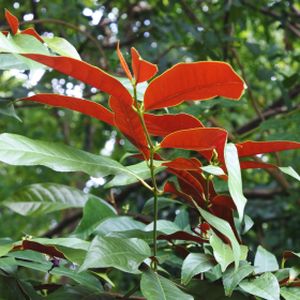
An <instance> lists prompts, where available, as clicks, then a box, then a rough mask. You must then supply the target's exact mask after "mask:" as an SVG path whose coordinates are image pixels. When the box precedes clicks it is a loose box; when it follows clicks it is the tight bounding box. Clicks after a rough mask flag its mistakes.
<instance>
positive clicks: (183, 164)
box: [162, 157, 202, 172]
mask: <svg viewBox="0 0 300 300" xmlns="http://www.w3.org/2000/svg"><path fill="white" fill-rule="evenodd" d="M162 165H163V166H166V167H169V168H172V169H175V170H183V171H197V172H202V170H201V169H200V167H201V166H202V164H201V162H200V161H199V160H198V159H197V158H193V157H192V158H184V157H178V158H176V159H174V160H172V161H170V162H165V163H163V164H162Z"/></svg>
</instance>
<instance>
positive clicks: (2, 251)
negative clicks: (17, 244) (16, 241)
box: [0, 238, 13, 257]
mask: <svg viewBox="0 0 300 300" xmlns="http://www.w3.org/2000/svg"><path fill="white" fill-rule="evenodd" d="M12 248H13V241H12V240H11V239H10V238H0V257H1V256H4V255H6V254H7V253H8V252H9V251H10V250H11V249H12Z"/></svg>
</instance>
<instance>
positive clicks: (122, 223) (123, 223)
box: [94, 216, 145, 236]
mask: <svg viewBox="0 0 300 300" xmlns="http://www.w3.org/2000/svg"><path fill="white" fill-rule="evenodd" d="M144 228H145V225H144V224H143V223H141V222H138V221H136V220H134V219H133V218H132V217H127V216H120V217H112V218H107V219H105V220H103V221H102V222H101V223H100V224H99V225H98V226H97V227H96V229H95V230H94V233H95V234H98V235H101V236H106V235H110V234H111V233H113V232H122V231H129V230H134V229H138V230H144Z"/></svg>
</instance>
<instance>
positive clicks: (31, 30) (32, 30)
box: [20, 27, 44, 43]
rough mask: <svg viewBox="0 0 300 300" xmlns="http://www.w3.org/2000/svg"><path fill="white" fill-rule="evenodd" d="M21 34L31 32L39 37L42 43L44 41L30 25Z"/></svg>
mask: <svg viewBox="0 0 300 300" xmlns="http://www.w3.org/2000/svg"><path fill="white" fill-rule="evenodd" d="M20 33H21V34H29V35H32V36H34V37H35V38H36V39H38V40H39V41H40V42H41V43H44V40H43V38H42V37H41V36H40V35H39V34H38V33H37V32H36V31H35V29H34V28H32V27H30V28H27V29H25V30H22V31H21V32H20Z"/></svg>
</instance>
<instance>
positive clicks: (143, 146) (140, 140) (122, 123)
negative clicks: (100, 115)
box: [109, 97, 150, 159]
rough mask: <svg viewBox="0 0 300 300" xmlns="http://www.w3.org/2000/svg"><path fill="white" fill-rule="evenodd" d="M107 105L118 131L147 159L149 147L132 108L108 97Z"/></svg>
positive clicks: (117, 99) (138, 119)
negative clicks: (112, 114) (112, 113)
mask: <svg viewBox="0 0 300 300" xmlns="http://www.w3.org/2000/svg"><path fill="white" fill-rule="evenodd" d="M109 104H110V107H111V109H112V110H113V111H114V113H115V114H114V116H115V124H116V126H117V127H118V128H119V129H120V131H121V132H122V133H123V134H124V135H125V136H126V137H127V138H128V139H129V140H130V141H131V142H132V143H133V144H134V145H135V146H136V147H137V148H138V149H139V150H141V152H142V153H143V154H144V156H145V158H146V159H149V156H150V154H149V147H148V143H147V139H146V135H145V132H144V130H143V127H142V124H141V121H140V118H139V116H138V114H137V113H136V111H134V109H133V106H132V105H131V104H130V105H128V103H125V102H123V101H121V99H119V98H116V97H110V100H109Z"/></svg>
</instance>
